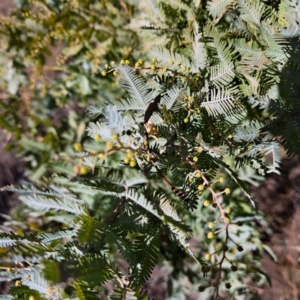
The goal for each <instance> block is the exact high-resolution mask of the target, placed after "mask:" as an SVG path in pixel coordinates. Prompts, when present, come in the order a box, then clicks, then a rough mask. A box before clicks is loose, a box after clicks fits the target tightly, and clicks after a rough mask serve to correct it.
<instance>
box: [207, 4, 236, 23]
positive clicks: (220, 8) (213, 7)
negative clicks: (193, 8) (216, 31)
mask: <svg viewBox="0 0 300 300" xmlns="http://www.w3.org/2000/svg"><path fill="white" fill-rule="evenodd" d="M232 2H234V0H211V1H209V2H208V3H207V10H208V12H209V14H210V15H211V16H212V17H213V18H214V19H215V18H220V16H222V15H223V14H224V12H226V10H227V8H228V7H229V6H230V5H231V4H232Z"/></svg>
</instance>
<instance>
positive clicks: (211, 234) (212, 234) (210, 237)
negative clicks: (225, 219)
mask: <svg viewBox="0 0 300 300" xmlns="http://www.w3.org/2000/svg"><path fill="white" fill-rule="evenodd" d="M214 236H215V235H214V233H213V232H211V231H210V232H209V233H208V234H207V238H208V239H210V240H211V239H213V238H214Z"/></svg>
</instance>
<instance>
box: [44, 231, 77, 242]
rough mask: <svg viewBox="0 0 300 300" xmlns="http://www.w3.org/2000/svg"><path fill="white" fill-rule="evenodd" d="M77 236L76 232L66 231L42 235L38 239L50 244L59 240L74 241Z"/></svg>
mask: <svg viewBox="0 0 300 300" xmlns="http://www.w3.org/2000/svg"><path fill="white" fill-rule="evenodd" d="M75 235H76V231H75V230H64V231H58V232H56V233H41V234H40V235H39V236H38V238H39V239H40V240H41V243H45V244H47V243H50V242H52V241H55V240H58V239H65V238H67V239H69V240H70V239H72V237H74V236H75Z"/></svg>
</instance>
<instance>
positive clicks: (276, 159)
mask: <svg viewBox="0 0 300 300" xmlns="http://www.w3.org/2000/svg"><path fill="white" fill-rule="evenodd" d="M270 153H272V165H271V166H268V171H267V173H277V174H280V172H279V167H280V162H281V159H280V145H279V144H278V143H277V142H272V143H271V144H270V145H269V146H268V147H267V148H266V149H265V154H266V155H268V154H270Z"/></svg>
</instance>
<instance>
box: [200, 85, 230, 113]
mask: <svg viewBox="0 0 300 300" xmlns="http://www.w3.org/2000/svg"><path fill="white" fill-rule="evenodd" d="M234 106H235V101H234V98H233V96H232V95H231V94H230V93H228V92H227V91H225V90H224V89H212V90H211V95H210V101H206V102H202V103H201V107H203V108H205V110H206V111H207V112H208V114H209V115H212V116H218V115H221V114H226V113H229V112H230V111H231V109H232V108H233V107H234Z"/></svg>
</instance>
